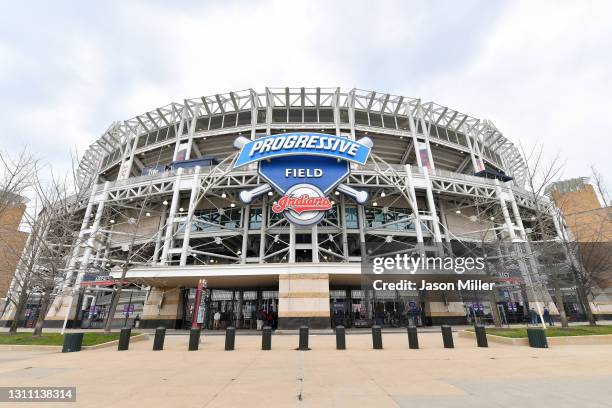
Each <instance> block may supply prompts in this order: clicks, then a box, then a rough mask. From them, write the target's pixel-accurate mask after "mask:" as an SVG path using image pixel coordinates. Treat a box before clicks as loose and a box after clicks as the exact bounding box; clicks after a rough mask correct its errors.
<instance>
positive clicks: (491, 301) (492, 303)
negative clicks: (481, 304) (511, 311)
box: [489, 290, 502, 327]
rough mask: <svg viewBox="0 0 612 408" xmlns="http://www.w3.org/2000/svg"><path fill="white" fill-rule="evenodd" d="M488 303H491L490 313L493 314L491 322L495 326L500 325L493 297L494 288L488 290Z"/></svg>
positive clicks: (499, 317)
mask: <svg viewBox="0 0 612 408" xmlns="http://www.w3.org/2000/svg"><path fill="white" fill-rule="evenodd" d="M489 303H491V314H492V315H493V323H495V327H502V320H501V316H500V315H499V309H498V308H497V300H496V299H495V292H494V290H492V291H491V292H489Z"/></svg>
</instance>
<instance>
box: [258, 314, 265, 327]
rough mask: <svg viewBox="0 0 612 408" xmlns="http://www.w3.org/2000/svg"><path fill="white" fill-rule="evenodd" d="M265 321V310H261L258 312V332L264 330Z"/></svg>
mask: <svg viewBox="0 0 612 408" xmlns="http://www.w3.org/2000/svg"><path fill="white" fill-rule="evenodd" d="M264 319H265V312H264V310H263V309H259V311H258V312H257V330H261V329H262V328H263V322H264Z"/></svg>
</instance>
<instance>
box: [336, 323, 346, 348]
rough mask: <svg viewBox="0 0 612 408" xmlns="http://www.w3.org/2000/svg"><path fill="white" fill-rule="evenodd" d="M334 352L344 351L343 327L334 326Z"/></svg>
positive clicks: (344, 335)
mask: <svg viewBox="0 0 612 408" xmlns="http://www.w3.org/2000/svg"><path fill="white" fill-rule="evenodd" d="M336 350H346V330H345V329H344V326H336Z"/></svg>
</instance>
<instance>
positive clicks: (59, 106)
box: [0, 0, 612, 190]
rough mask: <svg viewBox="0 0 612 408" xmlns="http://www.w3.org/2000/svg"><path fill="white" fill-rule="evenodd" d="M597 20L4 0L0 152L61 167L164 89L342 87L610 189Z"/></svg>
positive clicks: (504, 11)
mask: <svg viewBox="0 0 612 408" xmlns="http://www.w3.org/2000/svg"><path fill="white" fill-rule="evenodd" d="M102 3H104V6H103V7H100V8H96V7H95V6H94V5H96V4H102ZM611 22H612V2H610V1H602V2H596V1H562V0H557V1H551V2H546V1H525V2H495V1H448V2H445V1H412V2H409V1H398V2H392V1H380V2H373V1H363V2H360V1H354V0H353V1H346V2H340V1H329V0H328V1H321V2H314V1H310V2H297V1H287V0H285V1H235V2H231V1H215V2H202V1H200V2H187V1H173V2H164V1H149V2H129V1H116V2H111V1H109V2H86V1H74V2H65V1H52V2H50V1H45V2H33V1H29V2H18V1H15V2H6V3H5V4H4V5H3V6H2V11H1V12H0V108H1V109H0V112H1V115H2V122H3V126H2V130H1V131H0V148H1V149H2V150H8V151H12V152H15V151H18V150H20V149H22V148H23V147H24V146H28V147H29V148H30V149H31V150H32V151H33V152H34V153H35V154H36V155H38V156H40V157H42V158H44V159H45V161H46V162H47V163H49V165H53V166H54V167H56V168H59V169H67V168H68V167H69V162H70V155H69V152H70V150H74V149H78V151H79V152H81V153H82V152H83V151H84V149H86V147H87V146H88V145H89V144H90V143H92V142H93V141H94V140H95V139H96V138H97V137H98V136H99V135H100V134H101V133H102V132H103V131H104V130H105V129H106V128H107V127H108V126H109V125H110V124H111V123H112V122H113V121H115V120H124V119H128V118H131V117H133V116H135V115H137V114H141V113H144V112H146V111H148V110H151V109H153V108H156V107H160V106H163V105H166V104H168V103H169V102H171V101H174V102H181V101H182V100H183V99H185V98H193V97H199V96H202V95H211V94H215V93H224V92H228V91H231V90H241V89H246V88H254V89H256V90H258V91H262V90H263V89H264V87H266V86H270V87H284V86H291V87H301V86H321V87H326V86H333V87H335V86H340V87H342V88H343V89H344V90H349V89H351V88H353V87H357V88H361V89H367V90H376V91H381V92H389V93H392V94H397V95H405V96H411V97H417V98H421V99H422V100H423V101H435V102H437V103H439V104H440V105H444V106H448V107H450V108H453V109H456V110H458V111H460V112H463V113H468V114H470V115H472V116H474V117H477V118H481V119H490V120H492V121H493V122H494V123H495V125H496V126H497V127H498V128H499V129H500V130H501V131H502V132H503V133H504V135H505V136H506V137H507V138H509V139H510V140H512V141H514V142H516V143H518V142H521V143H523V144H524V145H525V146H526V147H527V148H531V147H532V146H534V145H537V144H543V145H544V147H545V149H546V151H547V154H548V157H552V156H554V155H555V154H557V153H559V154H560V155H561V157H562V158H563V159H564V160H565V161H566V166H565V170H564V174H563V177H564V178H570V177H578V176H588V175H589V174H590V170H589V166H590V165H591V164H593V165H595V166H596V167H597V168H598V169H599V171H600V172H601V173H602V174H603V175H604V176H605V177H606V179H607V180H606V181H607V184H608V186H609V189H610V190H612V188H611V187H610V186H612V158H611V157H610V153H611V151H612V142H611V140H612V130H611V128H612V126H611V124H610V123H611V117H610V115H611V112H612V98H611V96H610V94H611V92H612V81H611V80H610V76H611V74H610V73H611V72H612V23H611Z"/></svg>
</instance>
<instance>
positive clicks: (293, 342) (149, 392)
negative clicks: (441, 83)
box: [0, 333, 612, 408]
mask: <svg viewBox="0 0 612 408" xmlns="http://www.w3.org/2000/svg"><path fill="white" fill-rule="evenodd" d="M309 340H310V344H309V346H310V348H311V350H310V351H296V350H295V348H296V347H297V345H298V336H295V335H274V336H273V337H272V350H270V351H262V350H261V340H260V338H259V337H256V336H237V337H236V349H235V350H234V351H224V338H223V337H221V336H203V338H202V343H201V344H200V349H199V350H198V351H191V352H190V351H187V343H188V341H187V338H186V336H168V337H167V338H166V341H165V345H164V350H162V351H152V350H151V349H152V339H149V340H147V341H142V342H138V343H133V344H131V345H130V349H129V350H127V351H121V352H119V351H117V350H116V349H115V348H107V349H99V350H91V351H81V352H78V353H67V354H62V353H29V352H0V361H2V364H0V386H37V385H40V386H76V388H77V402H76V403H66V404H60V403H53V404H52V405H53V406H54V407H72V408H74V407H88V408H89V407H91V408H108V407H138V408H142V407H147V408H155V407H167V406H176V407H181V408H191V407H194V408H195V407H208V408H213V407H242V406H244V407H265V408H273V407H360V408H365V407H376V408H384V407H410V408H421V407H422V408H430V407H470V408H485V407H487V408H488V407H498V408H499V407H504V408H506V407H508V408H510V407H513V408H515V407H521V408H530V407H534V408H535V407H537V408H542V407H551V406H554V407H555V408H576V407H583V408H587V407H602V408H603V407H608V406H609V402H610V387H609V385H610V384H611V383H612V348H611V347H609V346H560V347H554V348H550V349H532V348H528V347H512V346H505V345H499V344H490V347H489V348H477V347H476V346H475V342H474V341H473V339H464V338H460V337H458V336H455V348H454V349H444V348H443V347H442V338H441V335H440V334H439V333H421V334H420V335H419V343H420V347H421V348H420V349H419V350H410V349H409V348H408V346H407V339H406V335H405V334H404V333H384V334H383V346H384V349H383V350H372V344H371V341H372V339H371V337H370V336H360V335H349V336H347V339H346V340H347V350H335V339H334V338H333V337H332V336H314V335H313V336H310V339H309ZM4 406H7V407H8V406H9V405H8V404H2V403H0V407H4ZM19 406H20V407H24V408H26V407H37V406H41V405H40V404H38V405H35V404H29V403H20V404H19Z"/></svg>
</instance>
